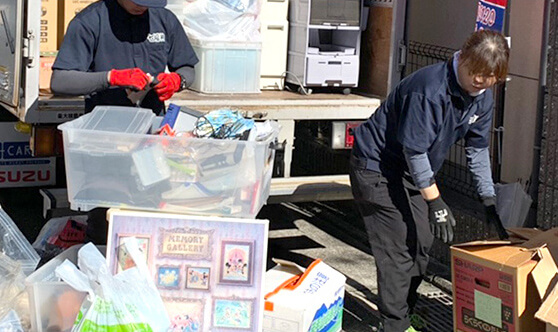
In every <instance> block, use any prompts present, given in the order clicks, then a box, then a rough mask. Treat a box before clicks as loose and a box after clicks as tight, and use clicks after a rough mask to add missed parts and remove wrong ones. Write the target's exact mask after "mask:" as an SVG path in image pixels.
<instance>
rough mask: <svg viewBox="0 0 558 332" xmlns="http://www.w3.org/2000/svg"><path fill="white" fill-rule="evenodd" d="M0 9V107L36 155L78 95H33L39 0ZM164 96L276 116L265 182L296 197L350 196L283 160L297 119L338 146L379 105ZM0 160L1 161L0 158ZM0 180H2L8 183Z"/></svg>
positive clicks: (331, 98) (330, 180)
mask: <svg viewBox="0 0 558 332" xmlns="http://www.w3.org/2000/svg"><path fill="white" fill-rule="evenodd" d="M0 13H1V21H0V24H1V25H2V26H1V27H0V105H1V106H2V107H3V108H4V109H5V110H6V111H4V110H0V112H3V113H6V112H9V113H11V114H13V116H15V118H14V119H12V121H13V120H19V121H20V122H22V123H25V124H28V125H29V126H30V127H31V130H30V131H31V132H30V134H31V150H32V151H34V152H35V154H36V155H37V154H38V155H40V154H41V153H39V151H40V150H41V149H39V148H40V146H39V145H41V144H42V145H45V144H46V143H47V142H52V143H56V141H57V139H56V137H53V136H55V135H59V133H57V131H56V130H55V128H56V125H58V124H59V123H62V122H64V121H68V120H72V119H75V118H77V117H79V116H80V115H81V114H83V108H84V103H83V99H82V98H61V97H56V96H43V95H40V94H39V65H40V52H39V42H40V34H41V25H40V20H41V6H40V0H28V1H24V0H9V1H8V0H2V1H0ZM170 102H171V103H174V104H177V105H179V106H187V107H190V108H193V109H197V110H212V109H216V108H219V107H233V108H235V109H239V110H240V111H243V112H245V113H246V114H247V115H248V116H259V117H261V118H262V119H274V120H277V121H278V122H279V123H280V124H281V126H282V130H281V133H280V137H279V141H280V142H281V143H284V144H283V146H284V158H283V163H284V164H283V166H281V168H282V172H281V175H282V176H281V177H277V178H274V179H273V181H272V190H271V191H272V196H280V197H281V199H283V198H286V197H287V196H292V195H293V194H297V196H298V197H299V198H298V199H304V200H307V199H320V200H327V199H347V198H350V197H351V194H350V190H349V186H348V184H349V181H348V176H347V174H337V175H321V176H314V175H310V176H304V177H292V176H291V175H292V174H291V173H292V172H291V165H292V164H293V162H296V160H295V161H293V158H292V157H293V144H294V141H295V127H296V126H297V123H299V122H303V121H320V125H324V124H326V125H328V126H330V128H332V129H334V130H332V131H331V134H330V135H331V136H332V137H330V138H329V139H328V141H329V142H335V147H338V148H341V149H346V148H348V147H350V144H349V143H347V144H345V139H346V138H347V139H349V137H345V135H346V133H347V132H348V131H347V130H346V129H347V128H346V124H347V123H350V122H354V121H359V120H364V119H366V118H367V117H369V116H370V114H372V113H373V112H374V110H375V109H376V108H377V107H378V106H379V104H380V99H378V98H369V97H364V96H358V95H342V94H340V93H337V94H312V95H301V94H298V93H293V92H287V91H263V92H262V93H261V94H250V95H204V94H200V93H195V92H192V91H184V92H181V93H178V94H176V95H175V96H174V97H173V98H172V99H171V100H170ZM330 147H331V146H330ZM47 150H48V149H47ZM52 151H55V150H51V152H52ZM26 157H30V156H29V155H26ZM12 166H13V165H12ZM0 167H3V166H2V165H1V164H0ZM59 173H60V172H59ZM57 182H58V183H61V182H63V180H62V179H58V180H57ZM49 184H52V183H49ZM1 185H2V183H0V186H1ZM4 185H6V186H10V184H8V183H5V184H4ZM13 185H14V186H20V185H21V184H19V183H13ZM27 185H33V184H27ZM34 185H39V186H40V185H41V184H40V183H35V184H34ZM316 188H318V189H319V190H315V189H316ZM291 198H292V199H294V198H293V197H291Z"/></svg>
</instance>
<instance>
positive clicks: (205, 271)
mask: <svg viewBox="0 0 558 332" xmlns="http://www.w3.org/2000/svg"><path fill="white" fill-rule="evenodd" d="M210 280H211V268H210V267H205V266H202V267H200V266H186V285H185V287H186V289H200V290H209V281H210Z"/></svg>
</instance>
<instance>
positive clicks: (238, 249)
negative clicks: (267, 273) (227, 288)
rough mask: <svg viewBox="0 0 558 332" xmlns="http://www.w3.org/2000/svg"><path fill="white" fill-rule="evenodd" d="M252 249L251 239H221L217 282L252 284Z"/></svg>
mask: <svg viewBox="0 0 558 332" xmlns="http://www.w3.org/2000/svg"><path fill="white" fill-rule="evenodd" d="M253 251H254V242H253V241H228V240H224V241H222V242H221V259H220V264H219V283H222V284H236V285H246V286H249V285H252V274H253V273H252V272H253V268H252V266H253V256H254V252H253Z"/></svg>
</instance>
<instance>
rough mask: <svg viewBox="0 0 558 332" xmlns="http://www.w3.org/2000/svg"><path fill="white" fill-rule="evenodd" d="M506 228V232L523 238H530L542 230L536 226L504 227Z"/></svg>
mask: <svg viewBox="0 0 558 332" xmlns="http://www.w3.org/2000/svg"><path fill="white" fill-rule="evenodd" d="M506 230H507V231H508V233H512V234H513V235H515V236H517V237H519V238H522V239H525V240H530V239H532V238H534V237H535V236H537V235H539V234H541V233H542V232H543V231H542V230H540V229H538V228H525V227H514V228H506Z"/></svg>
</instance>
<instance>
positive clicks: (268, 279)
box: [263, 259, 346, 332]
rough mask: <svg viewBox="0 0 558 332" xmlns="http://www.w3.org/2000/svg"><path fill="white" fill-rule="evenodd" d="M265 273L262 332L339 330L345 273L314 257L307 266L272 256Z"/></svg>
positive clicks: (341, 317) (322, 331)
mask: <svg viewBox="0 0 558 332" xmlns="http://www.w3.org/2000/svg"><path fill="white" fill-rule="evenodd" d="M273 261H274V262H275V263H277V264H278V265H277V266H275V267H274V268H272V269H271V270H269V271H267V272H266V274H265V294H267V295H266V296H265V306H264V307H265V311H264V328H263V331H264V332H276V331H277V332H278V331H290V332H297V331H300V332H302V331H320V332H335V331H341V323H342V321H343V299H344V295H345V280H346V278H345V276H344V275H342V274H341V273H339V272H338V271H336V270H334V269H333V268H332V267H330V266H329V265H327V264H325V263H324V262H322V261H321V260H319V259H317V260H315V261H314V262H313V263H312V264H310V266H309V267H308V268H307V269H304V268H302V267H300V266H298V265H296V264H294V263H292V262H288V261H283V260H278V259H273Z"/></svg>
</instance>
